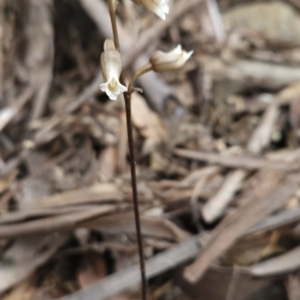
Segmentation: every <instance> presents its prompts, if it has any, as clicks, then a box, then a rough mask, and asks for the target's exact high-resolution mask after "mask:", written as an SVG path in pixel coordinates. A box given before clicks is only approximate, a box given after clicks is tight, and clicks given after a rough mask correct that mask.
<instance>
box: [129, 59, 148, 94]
mask: <svg viewBox="0 0 300 300" xmlns="http://www.w3.org/2000/svg"><path fill="white" fill-rule="evenodd" d="M151 70H152V65H151V64H150V63H148V64H147V65H145V66H143V67H141V68H140V69H139V70H137V72H136V73H135V74H134V76H133V78H132V79H131V81H130V83H129V86H128V93H129V94H130V95H131V94H132V92H133V91H132V86H133V84H134V82H135V81H136V80H137V79H138V78H139V77H140V76H142V75H144V74H145V73H147V72H149V71H151Z"/></svg>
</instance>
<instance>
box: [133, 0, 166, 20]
mask: <svg viewBox="0 0 300 300" xmlns="http://www.w3.org/2000/svg"><path fill="white" fill-rule="evenodd" d="M133 2H134V3H136V4H142V5H144V6H145V7H146V8H147V9H148V10H149V11H151V12H153V13H155V14H156V15H157V16H159V17H160V18H161V19H163V20H165V19H166V15H168V14H169V12H170V8H169V5H168V2H169V0H133Z"/></svg>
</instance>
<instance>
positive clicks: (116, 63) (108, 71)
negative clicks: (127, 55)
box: [100, 40, 127, 100]
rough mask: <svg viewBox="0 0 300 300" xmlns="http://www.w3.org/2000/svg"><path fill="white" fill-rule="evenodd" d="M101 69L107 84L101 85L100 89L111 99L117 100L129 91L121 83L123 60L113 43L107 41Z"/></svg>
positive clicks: (102, 55)
mask: <svg viewBox="0 0 300 300" xmlns="http://www.w3.org/2000/svg"><path fill="white" fill-rule="evenodd" d="M101 69H102V73H103V77H104V79H105V80H106V82H104V83H102V84H100V89H101V90H102V91H103V92H105V93H106V94H107V96H108V97H109V99H111V100H117V98H118V96H119V95H120V94H122V93H124V92H126V91H127V87H126V86H124V85H122V84H121V83H120V81H119V78H120V74H121V72H122V59H121V54H120V52H119V51H118V50H116V49H114V48H113V42H112V41H111V40H107V41H106V42H105V44H104V52H103V53H102V54H101Z"/></svg>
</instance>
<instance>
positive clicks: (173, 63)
mask: <svg viewBox="0 0 300 300" xmlns="http://www.w3.org/2000/svg"><path fill="white" fill-rule="evenodd" d="M193 53H194V51H189V52H186V51H185V50H182V47H181V45H178V46H177V47H176V48H175V49H173V50H172V51H170V52H162V51H156V52H154V53H153V54H152V55H151V57H150V63H151V65H152V69H153V71H155V72H158V73H161V72H165V71H170V70H174V69H179V68H181V67H182V66H183V65H184V64H185V63H186V62H187V60H188V59H189V58H190V57H191V55H192V54H193Z"/></svg>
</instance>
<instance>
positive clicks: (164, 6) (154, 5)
mask: <svg viewBox="0 0 300 300" xmlns="http://www.w3.org/2000/svg"><path fill="white" fill-rule="evenodd" d="M132 1H133V2H134V3H135V4H137V5H143V6H144V7H145V8H146V9H147V10H149V11H150V12H152V13H154V14H156V15H157V16H158V17H160V18H161V19H163V20H165V19H166V16H167V15H168V14H169V0H132ZM108 4H109V13H110V19H111V25H112V30H113V40H109V39H108V40H106V41H105V43H104V51H103V52H102V54H101V69H102V73H103V78H104V80H105V82H104V83H102V84H101V85H100V89H101V90H102V91H103V92H105V93H106V94H107V96H108V97H109V99H111V100H117V99H118V96H119V95H120V94H124V99H125V109H126V121H127V133H128V144H129V154H130V168H131V181H132V194H133V202H134V215H135V223H136V232H137V241H138V248H139V257H140V269H141V279H142V297H141V298H142V300H146V294H147V293H146V291H147V281H146V271H145V262H144V253H143V243H142V235H141V226H140V217H139V202H138V195H137V184H136V171H135V154H134V141H133V133H132V124H131V94H132V93H133V92H134V91H135V89H134V88H133V84H134V82H135V80H136V79H137V78H139V77H140V76H142V75H143V74H145V73H147V72H150V71H154V72H158V73H161V72H165V71H170V70H174V69H178V68H181V67H182V66H183V65H184V64H185V63H186V61H187V60H188V59H189V58H190V57H191V55H192V54H193V51H189V52H186V51H185V50H182V47H181V45H178V46H177V47H175V49H173V50H172V51H170V52H162V51H156V52H154V53H153V54H152V55H151V56H150V59H149V63H148V64H146V65H145V66H143V67H141V68H140V69H139V70H138V71H137V72H136V73H135V74H134V76H133V78H132V79H131V81H130V83H129V85H128V86H127V85H126V82H125V76H124V73H123V72H122V57H121V54H120V42H119V36H118V28H117V22H116V13H115V9H116V6H117V2H116V0H108Z"/></svg>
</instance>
